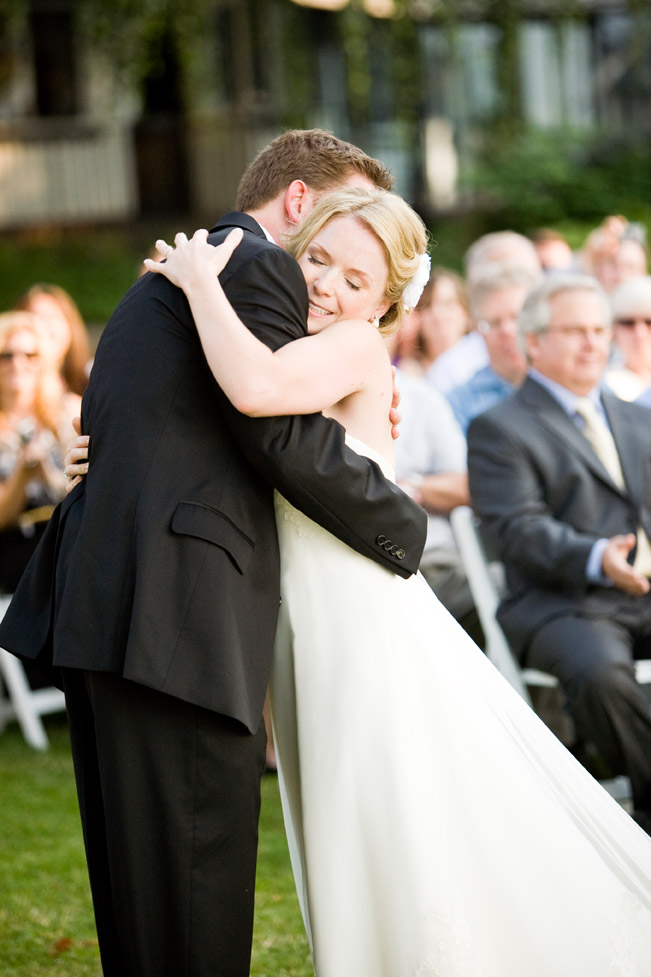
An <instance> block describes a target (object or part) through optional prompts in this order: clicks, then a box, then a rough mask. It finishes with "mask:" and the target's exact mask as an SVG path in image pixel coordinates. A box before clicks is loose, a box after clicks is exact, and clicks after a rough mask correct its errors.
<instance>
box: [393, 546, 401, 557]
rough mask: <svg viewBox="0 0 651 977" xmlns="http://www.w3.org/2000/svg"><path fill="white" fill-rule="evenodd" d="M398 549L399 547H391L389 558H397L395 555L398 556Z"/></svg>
mask: <svg viewBox="0 0 651 977" xmlns="http://www.w3.org/2000/svg"><path fill="white" fill-rule="evenodd" d="M399 549H400V547H399V546H392V547H391V556H397V555H398V550H399Z"/></svg>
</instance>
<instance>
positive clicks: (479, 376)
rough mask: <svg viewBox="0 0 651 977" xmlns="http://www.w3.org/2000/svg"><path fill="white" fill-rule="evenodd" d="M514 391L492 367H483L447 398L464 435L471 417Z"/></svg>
mask: <svg viewBox="0 0 651 977" xmlns="http://www.w3.org/2000/svg"><path fill="white" fill-rule="evenodd" d="M514 390H515V387H514V386H513V384H512V383H509V382H508V380H504V379H503V378H502V377H501V376H500V375H499V374H498V373H496V372H495V370H494V369H493V367H492V366H484V367H483V368H482V369H481V370H477V372H476V373H475V374H474V376H472V377H470V380H466V382H465V383H462V384H461V385H460V386H459V387H455V388H454V390H451V391H450V393H448V394H447V398H448V401H449V404H450V407H451V408H452V411H453V413H454V416H455V417H456V419H457V421H458V424H459V427H460V428H461V430H462V431H463V433H464V434H466V433H467V431H468V425H469V424H470V422H471V420H472V419H473V417H477V415H478V414H483V413H484V411H486V410H488V408H489V407H493V406H494V405H495V404H498V403H499V402H500V400H505V398H506V397H508V396H509V394H512V393H513V391H514Z"/></svg>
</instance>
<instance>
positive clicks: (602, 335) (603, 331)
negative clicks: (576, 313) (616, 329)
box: [545, 324, 612, 340]
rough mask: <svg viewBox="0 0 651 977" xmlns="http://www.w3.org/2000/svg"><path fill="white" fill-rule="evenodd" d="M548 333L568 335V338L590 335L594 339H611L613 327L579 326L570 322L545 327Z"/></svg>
mask: <svg viewBox="0 0 651 977" xmlns="http://www.w3.org/2000/svg"><path fill="white" fill-rule="evenodd" d="M545 332H547V333H552V334H553V333H558V335H560V336H567V338H568V339H583V340H586V339H587V338H588V336H590V337H592V339H610V336H611V333H612V329H611V328H610V326H578V325H576V326H575V325H573V324H568V325H567V326H554V328H553V329H552V328H547V329H545Z"/></svg>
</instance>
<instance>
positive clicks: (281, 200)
mask: <svg viewBox="0 0 651 977" xmlns="http://www.w3.org/2000/svg"><path fill="white" fill-rule="evenodd" d="M344 186H357V187H368V188H372V187H379V188H380V189H382V190H391V189H392V188H393V177H392V176H391V174H390V173H389V171H388V170H387V169H386V167H385V166H383V164H382V163H380V161H379V160H377V159H373V158H372V157H370V156H367V155H366V153H364V152H362V150H361V149H358V147H357V146H353V145H352V143H349V142H344V141H343V140H341V139H337V137H336V136H333V135H332V133H330V132H326V131H325V130H324V129H290V130H288V131H287V132H284V133H283V134H282V135H281V136H278V138H277V139H274V141H273V142H272V143H270V144H269V145H268V146H266V147H265V148H264V149H263V150H262V151H261V152H260V153H259V154H258V155H257V156H256V158H255V159H254V160H253V162H252V163H251V164H250V166H248V167H247V169H246V171H245V173H244V176H243V177H242V179H241V180H240V185H239V188H238V191H237V199H236V207H237V209H238V210H241V211H245V212H246V213H248V214H252V215H253V216H254V217H257V218H258V219H259V220H260V222H261V223H262V224H264V225H265V227H267V229H268V230H269V231H270V232H271V233H272V234H273V236H274V237H275V238H276V239H277V240H279V238H280V234H281V233H282V232H283V231H286V230H288V229H291V227H292V226H295V225H297V224H300V222H301V221H302V220H303V219H304V218H305V217H306V216H307V214H308V213H309V212H310V211H311V210H312V208H313V207H314V205H315V204H316V203H317V202H318V201H319V199H320V198H321V197H323V196H324V195H325V194H327V193H332V192H333V191H334V190H338V189H340V188H341V187H344Z"/></svg>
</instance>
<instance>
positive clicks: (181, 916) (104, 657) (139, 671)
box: [0, 130, 425, 977]
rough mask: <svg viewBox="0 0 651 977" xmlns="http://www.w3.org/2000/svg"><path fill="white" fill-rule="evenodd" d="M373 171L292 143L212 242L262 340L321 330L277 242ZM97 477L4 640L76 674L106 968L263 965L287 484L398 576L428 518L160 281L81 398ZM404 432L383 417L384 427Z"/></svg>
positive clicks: (301, 503)
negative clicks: (286, 413) (252, 375)
mask: <svg viewBox="0 0 651 977" xmlns="http://www.w3.org/2000/svg"><path fill="white" fill-rule="evenodd" d="M342 185H353V186H373V185H378V186H380V187H383V188H385V189H390V185H391V178H390V176H389V174H388V173H387V171H386V170H385V169H384V167H383V166H382V165H381V164H380V163H378V162H377V161H376V160H373V159H370V158H369V157H368V156H366V155H365V154H364V153H362V152H361V151H360V150H359V149H357V148H356V147H354V146H351V145H350V144H348V143H344V142H341V141H340V140H338V139H336V138H335V137H333V136H332V135H330V134H329V133H326V132H323V131H320V130H311V131H290V132H286V133H284V134H283V135H282V136H280V137H279V138H278V139H276V140H275V141H274V142H273V143H271V144H270V145H269V146H268V147H267V148H266V149H265V150H263V151H262V153H261V154H260V155H259V156H258V157H257V159H256V160H254V162H253V163H252V164H251V166H250V167H249V169H248V170H247V171H246V173H245V174H244V177H243V178H242V181H241V184H240V188H239V191H238V200H237V207H238V210H239V211H245V212H246V213H242V212H239V213H233V214H228V215H226V216H225V217H224V218H222V220H221V221H220V222H219V223H218V224H217V226H216V227H215V228H214V229H213V233H212V235H211V238H210V240H211V241H212V242H213V243H215V244H216V243H218V242H220V241H221V240H223V239H224V237H225V236H226V234H227V233H228V231H229V230H230V229H231V228H232V227H234V226H239V227H242V228H243V229H244V232H245V233H244V239H243V241H242V243H241V244H240V246H239V247H238V248H237V249H236V251H235V253H234V255H233V258H232V259H231V261H230V262H229V264H228V266H227V268H226V270H225V271H224V273H223V275H222V276H221V280H222V283H223V286H224V289H225V292H226V295H227V296H228V298H229V300H230V301H231V303H232V304H233V306H234V308H235V310H236V311H237V313H238V314H239V315H240V317H241V318H242V319H243V320H244V322H245V323H246V324H247V325H248V327H249V328H250V329H251V330H252V331H253V332H254V333H255V334H256V335H257V336H258V337H259V338H260V339H262V340H263V341H264V342H265V343H266V344H267V345H268V346H269V347H271V348H272V349H276V348H278V347H279V346H282V345H283V344H284V343H286V342H288V341H290V340H292V339H295V338H298V337H300V336H303V335H305V333H306V326H305V323H306V320H307V306H308V300H307V291H306V287H305V283H304V280H303V276H302V274H301V272H300V270H299V268H298V265H297V264H296V263H295V262H294V260H293V259H291V258H290V257H289V256H288V255H287V254H285V252H284V251H282V250H281V248H279V247H278V246H277V244H276V243H273V242H274V241H275V242H280V241H281V239H282V235H283V233H284V232H286V231H288V230H290V229H292V228H293V227H294V226H296V225H297V224H299V223H300V222H301V220H302V219H303V218H304V217H305V216H306V215H307V214H308V213H309V211H310V210H311V209H312V207H313V206H314V203H315V201H316V200H317V199H318V198H319V197H321V196H322V195H324V194H326V193H328V192H331V191H332V190H334V189H337V188H338V187H341V186H342ZM82 413H83V429H84V432H85V433H87V434H90V435H91V448H90V450H91V459H90V460H91V466H90V474H89V476H88V477H87V478H86V479H85V480H84V482H83V484H81V485H79V486H77V487H76V488H75V489H74V490H73V491H72V492H71V493H70V494H69V495H68V497H67V498H66V499H65V501H64V502H63V503H62V504H61V506H60V507H59V508H58V510H57V511H56V513H55V515H54V516H53V518H52V521H51V523H50V525H49V527H48V532H47V534H46V536H45V538H44V541H43V543H42V545H41V546H40V548H39V550H38V551H37V554H36V556H35V558H34V559H33V560H32V562H31V564H30V565H29V567H28V569H27V571H26V573H25V575H24V577H23V580H22V581H21V585H20V586H19V588H18V590H17V592H16V595H15V598H14V601H13V603H12V606H11V608H10V610H9V612H8V614H7V616H6V618H5V621H4V622H3V624H2V626H1V627H0V645H1V646H3V647H5V648H8V649H9V650H11V651H13V652H14V653H16V654H18V655H20V656H22V657H24V658H31V659H34V658H38V659H40V660H41V661H45V662H46V663H51V664H52V665H53V666H54V667H55V668H57V669H60V671H61V676H62V680H63V685H64V688H65V691H66V700H67V706H68V712H69V718H70V728H71V739H72V749H73V756H74V763H75V773H76V778H77V787H78V794H79V802H80V809H81V817H82V824H83V830H84V839H85V845H86V854H87V859H88V866H89V873H90V880H91V889H92V894H93V902H94V908H95V916H96V922H97V929H98V935H99V944H100V952H101V957H102V966H103V969H104V974H105V977H245V975H247V974H248V972H249V962H250V950H251V931H252V916H253V896H254V885H255V863H256V851H257V822H258V813H259V803H260V798H259V782H260V774H261V771H262V767H263V763H264V743H265V733H264V727H263V725H262V723H261V711H262V704H263V700H264V695H265V689H266V686H267V681H268V677H269V670H270V660H271V653H272V648H273V641H274V632H275V627H276V617H277V612H278V605H279V599H280V598H279V564H278V546H277V539H276V532H275V522H274V512H273V498H272V486H275V487H277V488H278V489H279V490H280V491H281V492H282V494H283V495H285V496H286V497H287V498H288V499H289V500H290V501H291V502H292V503H293V504H294V505H295V506H297V507H298V508H300V509H302V510H303V511H304V512H305V513H307V514H308V515H309V516H310V517H311V518H313V519H314V520H316V521H317V522H319V523H320V524H321V525H322V526H324V527H325V528H326V529H328V530H330V531H331V532H332V533H334V534H335V535H336V536H338V537H339V538H340V539H342V540H343V541H344V542H346V543H347V544H349V545H350V546H351V547H353V548H354V549H356V550H358V551H359V552H360V553H362V554H364V555H366V556H368V557H370V558H371V559H374V560H376V561H377V562H379V563H381V564H382V565H383V566H385V567H387V569H389V570H392V571H394V572H396V573H398V574H400V575H402V576H409V575H410V574H411V573H413V572H414V571H415V570H416V569H417V567H418V562H419V559H420V555H421V550H422V545H423V542H424V536H425V515H424V513H423V511H422V510H421V509H419V508H418V507H416V506H415V505H414V504H413V503H412V502H411V501H410V500H409V499H408V498H407V497H406V496H405V495H403V494H402V493H401V492H400V491H399V490H397V489H396V488H395V486H393V485H392V484H390V483H388V482H386V481H385V480H384V478H383V477H382V475H381V473H380V471H379V469H378V468H377V467H376V466H375V465H374V464H373V463H372V462H370V461H368V460H366V459H364V458H361V457H359V456H358V455H356V454H354V453H353V452H352V451H350V450H349V449H348V448H346V447H345V445H344V432H343V429H342V428H341V427H340V426H339V425H338V424H336V423H335V422H333V421H331V420H327V419H325V418H324V417H323V416H321V415H313V416H308V417H280V418H265V419H251V418H247V417H244V416H243V415H240V414H238V413H237V412H236V411H235V410H234V409H233V408H232V407H231V405H230V404H229V402H228V401H227V399H226V398H225V397H224V396H223V394H222V392H221V391H220V390H219V388H218V387H217V385H216V383H215V381H214V380H213V378H212V376H211V374H210V372H209V370H208V367H207V365H206V362H205V359H204V357H203V353H202V351H201V346H200V343H199V339H198V336H197V333H196V330H195V328H194V325H193V322H192V317H191V314H190V310H189V306H188V303H187V301H186V299H185V296H184V295H183V293H182V291H181V290H180V289H177V288H175V287H174V286H172V285H171V284H170V283H169V282H168V281H167V279H165V278H164V276H161V275H151V274H150V275H145V276H144V277H143V278H141V279H140V280H139V281H138V282H137V283H136V284H135V285H134V286H133V287H132V288H131V289H130V291H129V292H128V293H127V294H126V296H125V297H124V298H123V300H122V301H121V303H120V304H119V305H118V307H117V309H116V311H115V313H114V314H113V316H112V318H111V320H110V322H109V323H108V325H107V327H106V329H105V331H104V334H103V336H102V339H101V342H100V344H99V347H98V350H97V356H96V359H95V363H94V367H93V371H92V374H91V378H90V383H89V386H88V391H87V393H86V395H85V397H84V400H83V410H82ZM387 423H388V422H387Z"/></svg>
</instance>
